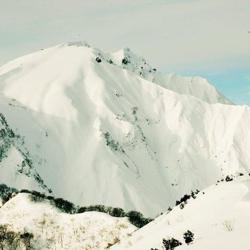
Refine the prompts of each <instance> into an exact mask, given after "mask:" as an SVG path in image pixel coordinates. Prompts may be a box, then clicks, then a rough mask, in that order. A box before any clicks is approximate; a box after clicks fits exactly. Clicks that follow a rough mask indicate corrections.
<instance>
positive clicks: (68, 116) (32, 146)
mask: <svg viewBox="0 0 250 250" xmlns="http://www.w3.org/2000/svg"><path fill="white" fill-rule="evenodd" d="M125 52H126V53H129V55H130V57H129V62H126V61H125V62H126V63H124V60H122V61H123V63H122V62H121V58H122V57H123V56H124V55H123V54H122V53H125ZM126 56H127V57H128V55H127V54H126ZM138 58H139V59H138ZM123 59H124V58H123ZM98 61H99V62H98ZM141 63H143V64H145V63H146V62H145V61H144V59H141V58H140V57H137V56H135V55H134V54H133V53H132V52H131V51H130V50H128V49H126V50H123V51H122V52H118V53H114V54H108V53H103V52H101V51H100V50H98V49H94V48H91V47H89V46H88V45H86V44H84V43H68V44H62V45H58V46H55V47H52V48H49V49H45V50H41V51H38V52H36V53H33V54H30V55H27V56H24V57H21V58H18V59H16V60H14V61H12V62H10V63H8V64H6V65H4V66H3V67H1V68H0V97H1V98H0V107H1V109H0V113H2V115H3V117H4V119H5V121H6V122H4V121H3V119H2V120H0V126H1V129H2V131H3V133H4V137H1V139H0V142H1V144H0V145H1V150H2V149H3V148H4V150H3V151H4V154H3V155H2V156H1V155H0V156H1V157H0V176H1V182H2V183H6V184H8V185H9V186H13V187H16V188H18V189H21V188H28V189H36V190H40V191H41V190H43V191H46V192H52V193H53V194H54V195H55V196H57V197H64V198H65V199H67V200H70V201H72V202H74V203H76V204H80V205H93V204H104V205H109V206H113V207H122V208H124V209H126V210H130V209H135V210H138V211H141V212H143V213H144V214H145V215H146V216H155V215H157V214H159V213H160V212H163V211H166V209H167V208H168V207H169V206H172V205H173V204H175V201H176V200H177V199H179V197H181V196H182V195H183V194H185V193H188V192H190V191H191V190H195V189H197V188H198V189H202V188H205V187H207V186H209V185H211V184H213V183H214V182H215V181H216V180H217V179H219V178H221V177H222V176H225V175H228V174H234V173H237V172H239V171H242V172H244V171H245V172H248V171H250V169H249V162H250V155H249V148H250V133H249V125H250V108H249V107H248V106H237V105H227V103H229V101H227V100H226V99H225V98H223V97H222V96H221V95H220V94H219V93H218V92H217V91H216V90H215V88H214V87H212V86H211V85H209V84H208V83H207V82H206V81H205V80H202V79H200V78H193V79H191V78H179V77H175V76H166V77H164V76H162V75H161V74H160V73H158V72H157V71H155V70H154V69H153V68H152V67H151V66H149V65H148V64H147V63H146V64H145V65H146V66H145V67H146V69H144V71H143V72H142V73H140V72H139V71H138V70H139V68H140V67H141V66H140V65H141ZM157 79H158V80H157ZM187 86H188V87H187ZM173 90H174V91H173ZM6 124H7V125H6ZM4 131H5V132H4ZM11 131H12V132H13V133H12V132H11Z"/></svg>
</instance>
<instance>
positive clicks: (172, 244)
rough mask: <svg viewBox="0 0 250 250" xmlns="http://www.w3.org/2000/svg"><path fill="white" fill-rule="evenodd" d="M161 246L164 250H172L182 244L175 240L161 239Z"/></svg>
mask: <svg viewBox="0 0 250 250" xmlns="http://www.w3.org/2000/svg"><path fill="white" fill-rule="evenodd" d="M162 244H163V247H164V249H165V250H173V249H175V248H176V247H178V246H181V245H182V243H181V242H180V241H178V240H176V239H175V238H171V239H169V240H165V239H163V241H162Z"/></svg>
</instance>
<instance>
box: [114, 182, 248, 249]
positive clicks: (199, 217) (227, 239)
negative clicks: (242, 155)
mask: <svg viewBox="0 0 250 250" xmlns="http://www.w3.org/2000/svg"><path fill="white" fill-rule="evenodd" d="M249 209H250V179H249V178H239V179H238V180H237V181H233V182H225V183H219V184H218V185H217V186H215V185H214V186H211V187H209V188H208V189H206V190H204V192H200V193H199V194H198V196H197V198H196V199H195V200H193V199H191V200H188V202H187V204H186V205H185V206H184V208H182V209H181V208H180V206H178V207H175V208H174V209H173V210H172V211H171V212H169V213H165V214H163V215H162V216H160V217H158V218H157V219H155V220H154V221H153V222H151V223H150V224H148V225H146V226H145V227H143V228H142V229H139V230H138V231H136V232H135V233H133V234H132V236H131V237H128V238H127V239H125V240H124V241H122V242H121V243H120V244H117V245H115V246H113V247H111V249H112V250H120V249H123V250H125V249H127V250H147V249H159V250H160V249H168V248H163V243H162V241H163V239H165V240H169V239H171V238H174V239H176V240H178V241H179V242H180V243H181V244H182V245H180V246H178V247H176V248H174V249H175V250H184V249H190V250H201V249H202V250H210V249H220V250H235V249H246V250H247V249H249V248H250V242H249V232H250V224H249V220H250V214H249ZM188 230H189V231H191V232H192V233H193V241H192V242H189V241H187V243H188V244H187V243H186V240H185V239H184V233H185V232H187V231H188ZM191 238H192V237H191ZM169 249H170V248H169ZM171 249H172V248H171Z"/></svg>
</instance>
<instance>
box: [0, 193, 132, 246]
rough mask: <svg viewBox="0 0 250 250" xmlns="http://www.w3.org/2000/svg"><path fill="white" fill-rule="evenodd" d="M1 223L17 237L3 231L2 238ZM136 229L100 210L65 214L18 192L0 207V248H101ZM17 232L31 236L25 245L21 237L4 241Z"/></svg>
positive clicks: (126, 221) (46, 201) (46, 203)
mask: <svg viewBox="0 0 250 250" xmlns="http://www.w3.org/2000/svg"><path fill="white" fill-rule="evenodd" d="M4 226H5V227H6V228H7V230H6V231H7V232H14V233H15V234H16V236H14V235H13V233H12V235H9V234H8V233H5V237H4V238H1V237H3V235H2V234H1V229H2V228H3V227H4ZM135 229H136V227H135V226H133V225H131V224H130V223H129V222H128V220H127V218H115V217H111V216H109V215H107V214H104V213H99V212H85V213H82V214H74V215H72V214H66V213H62V212H60V211H59V210H58V209H56V208H55V207H53V206H52V205H51V204H50V203H49V201H48V200H43V201H39V200H35V197H34V196H32V195H30V194H25V193H19V194H17V195H16V196H15V197H14V198H12V199H11V200H9V201H8V202H7V203H5V204H4V205H3V206H2V207H1V208H0V239H1V240H2V241H1V242H0V247H3V246H2V245H4V248H3V249H22V250H24V249H35V250H52V249H58V250H59V249H60V250H64V249H70V250H81V249H82V250H91V249H93V250H97V249H98V250H102V249H106V248H107V247H108V246H110V245H113V244H114V243H116V242H118V241H119V240H121V239H122V238H123V237H127V236H128V234H130V233H132V232H133V231H134V230H135ZM18 234H21V235H32V236H31V237H30V241H29V242H28V243H26V247H25V245H22V243H23V241H22V239H23V238H24V237H20V238H21V239H18V240H17V242H15V241H11V240H9V241H8V240H7V239H8V237H7V236H9V238H10V239H11V238H16V239H17V238H18ZM26 238H27V237H26ZM4 239H5V240H4ZM27 244H28V245H29V246H30V247H31V248H28V247H27V246H28V245H27ZM17 246H18V247H19V248H18V247H17ZM8 247H9V248H8ZM11 247H12V248H11Z"/></svg>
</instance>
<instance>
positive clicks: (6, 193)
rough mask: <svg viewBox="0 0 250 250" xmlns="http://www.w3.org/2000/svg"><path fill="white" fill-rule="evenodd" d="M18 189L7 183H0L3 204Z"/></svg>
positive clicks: (0, 196) (0, 195)
mask: <svg viewBox="0 0 250 250" xmlns="http://www.w3.org/2000/svg"><path fill="white" fill-rule="evenodd" d="M17 192H18V191H17V190H16V189H15V188H10V187H8V186H6V185H5V184H0V198H1V199H2V205H3V204H4V203H6V202H7V201H8V200H9V199H11V198H12V197H13V195H14V194H15V193H17Z"/></svg>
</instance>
